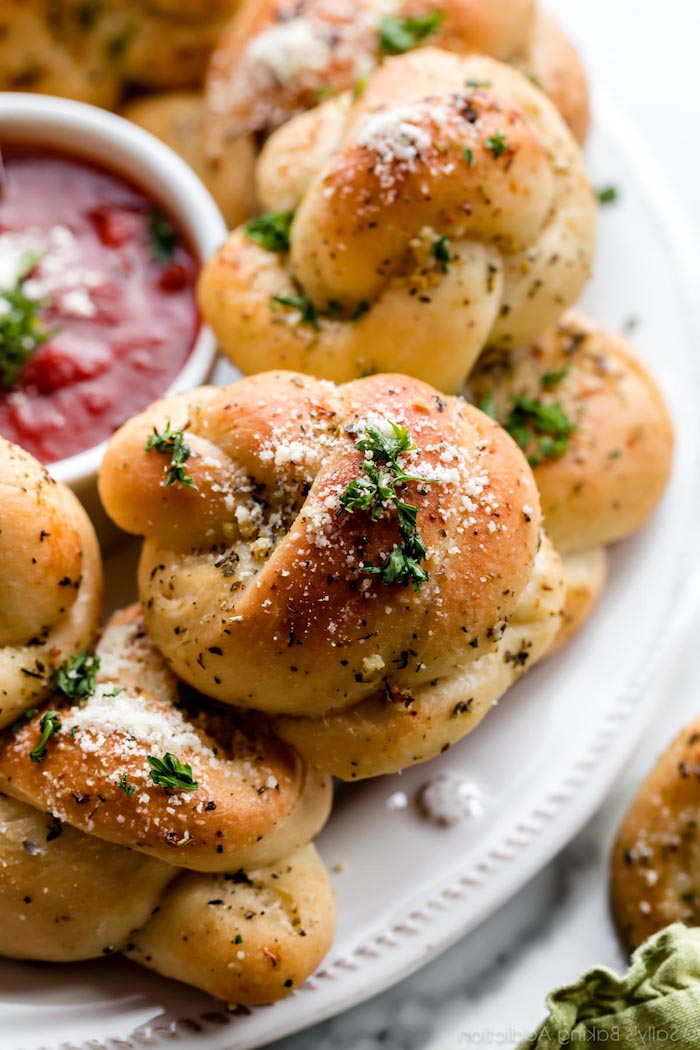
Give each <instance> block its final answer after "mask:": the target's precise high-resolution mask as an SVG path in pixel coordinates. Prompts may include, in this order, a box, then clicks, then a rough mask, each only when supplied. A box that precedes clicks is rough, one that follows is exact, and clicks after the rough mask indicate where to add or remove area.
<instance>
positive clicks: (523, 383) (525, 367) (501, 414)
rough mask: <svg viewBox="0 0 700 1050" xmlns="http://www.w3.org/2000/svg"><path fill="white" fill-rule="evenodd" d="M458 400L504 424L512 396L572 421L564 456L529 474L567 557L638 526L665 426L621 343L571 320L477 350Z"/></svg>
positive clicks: (666, 435) (658, 466)
mask: <svg viewBox="0 0 700 1050" xmlns="http://www.w3.org/2000/svg"><path fill="white" fill-rule="evenodd" d="M467 395H468V397H469V398H470V399H472V400H473V401H474V402H475V403H476V404H484V403H485V402H487V401H490V402H491V404H492V406H493V409H492V410H493V411H495V414H496V416H497V418H498V419H499V420H501V422H503V423H507V421H508V417H509V414H510V412H511V410H512V407H513V404H514V400H513V399H514V398H519V397H522V396H523V395H524V396H525V397H526V398H528V399H536V400H538V401H540V402H541V403H543V404H545V405H558V406H560V407H561V408H562V409H563V410H564V412H565V413H566V415H567V417H568V419H569V421H570V422H571V423H572V424H574V426H575V428H576V429H575V431H574V432H573V433H572V434H571V436H570V438H569V440H568V444H567V447H566V451H565V453H564V455H562V456H561V458H559V459H555V460H548V459H545V460H544V461H543V462H542V463H541V464H540V465H539V466H537V467H535V471H534V473H535V479H536V481H537V487H538V489H539V492H540V499H541V501H542V511H543V513H544V520H545V528H546V529H547V532H548V534H549V536H550V537H551V539H552V540H553V542H554V544H555V545H556V547H557V549H558V550H560V551H562V552H565V553H577V552H581V551H585V550H590V549H591V548H593V547H597V546H601V545H604V544H608V543H614V542H615V541H617V540H620V539H623V538H624V537H625V536H628V535H630V534H631V533H632V532H635V531H636V530H637V529H639V528H640V527H641V526H642V525H643V524H644V523H645V521H646V520H647V518H648V517H649V515H650V514H651V513H652V511H653V510H654V508H655V507H656V506H657V504H658V502H659V500H660V499H661V497H662V495H663V493H664V490H665V488H666V485H667V483H668V479H669V476H670V472H671V466H672V455H673V428H672V425H671V420H670V417H669V414H668V409H667V408H666V405H665V403H664V399H663V396H662V394H661V392H660V390H659V388H658V386H657V385H656V383H655V381H654V379H653V377H652V376H651V375H650V373H649V372H648V371H647V369H646V367H645V366H644V365H643V364H642V362H641V361H640V360H639V359H638V358H637V356H636V355H635V353H634V351H633V350H632V348H631V346H630V345H629V343H628V342H627V340H626V339H624V338H623V337H622V336H620V335H618V334H617V333H616V332H612V331H609V330H607V329H604V328H600V327H598V326H597V325H596V324H594V322H592V321H590V320H588V319H587V318H586V317H583V316H582V315H581V314H577V313H573V312H570V313H567V314H566V315H565V316H564V317H563V318H562V320H561V322H560V323H559V324H558V325H557V326H556V327H555V328H553V329H552V330H551V331H550V332H548V333H547V335H545V336H544V337H542V338H541V339H540V340H538V341H537V342H536V343H534V344H533V345H531V346H527V347H524V348H522V349H519V350H516V351H515V352H513V353H510V354H503V353H498V352H487V353H486V354H484V355H483V356H482V357H481V358H480V360H479V363H478V365H477V367H476V369H475V370H474V372H473V373H472V375H471V376H470V379H469V385H468V390H467Z"/></svg>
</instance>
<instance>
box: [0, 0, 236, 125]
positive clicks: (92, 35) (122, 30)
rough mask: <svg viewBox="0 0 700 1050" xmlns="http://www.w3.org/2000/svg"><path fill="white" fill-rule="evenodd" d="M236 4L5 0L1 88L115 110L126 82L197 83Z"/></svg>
mask: <svg viewBox="0 0 700 1050" xmlns="http://www.w3.org/2000/svg"><path fill="white" fill-rule="evenodd" d="M238 2H239V0H207V3H206V4H201V3H193V0H182V2H177V3H175V2H173V3H160V2H152V0H149V3H147V4H144V3H143V2H142V0H99V3H85V0H3V3H2V5H1V6H0V88H1V89H4V90H11V91H40V92H42V93H44V94H50V95H62V96H64V97H66V98H74V99H78V100H79V101H81V102H91V103H92V104H93V105H97V106H106V107H108V108H111V107H113V106H115V105H116V104H117V102H118V101H119V98H120V97H121V95H122V93H123V91H124V88H125V87H126V86H127V85H129V84H137V85H139V86H141V87H155V88H158V87H160V88H168V87H187V86H189V85H194V84H197V83H198V82H199V81H200V79H201V78H202V76H203V74H204V71H205V68H206V65H207V62H208V59H209V54H210V52H211V50H212V48H213V47H214V44H215V43H216V41H217V39H218V37H219V34H220V33H221V31H222V29H223V27H224V26H225V24H226V23H227V21H228V19H229V18H230V17H231V15H232V14H233V13H234V12H235V10H236V9H237V7H238Z"/></svg>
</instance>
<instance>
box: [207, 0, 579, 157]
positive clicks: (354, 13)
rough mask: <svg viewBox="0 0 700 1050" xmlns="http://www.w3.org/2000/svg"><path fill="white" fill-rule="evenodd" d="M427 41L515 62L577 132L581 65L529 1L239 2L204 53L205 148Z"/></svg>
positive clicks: (277, 118) (266, 126)
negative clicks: (213, 44)
mask: <svg viewBox="0 0 700 1050" xmlns="http://www.w3.org/2000/svg"><path fill="white" fill-rule="evenodd" d="M411 20H414V21H413V22H412V21H411ZM426 44H428V45H431V46H435V47H440V48H444V49H445V50H447V51H455V52H457V53H459V54H475V53H481V54H485V55H490V56H492V57H493V58H496V59H499V60H501V61H503V62H510V63H512V64H513V65H516V66H518V67H519V68H521V69H523V71H524V72H526V73H527V74H528V75H529V76H531V77H532V78H533V79H534V80H535V82H536V83H538V84H540V85H541V86H542V88H543V89H544V90H545V91H546V92H547V93H548V94H549V95H550V97H551V98H552V99H553V100H554V102H555V104H556V105H557V106H558V108H559V110H560V111H561V113H562V114H563V116H564V117H565V119H566V120H567V121H568V122H569V124H570V125H571V127H572V130H573V131H574V133H575V134H576V135H577V137H578V138H579V139H581V140H583V138H584V137H585V134H586V131H587V127H588V93H587V86H586V80H585V75H584V72H583V69H582V67H581V64H580V62H579V60H578V56H577V55H576V52H575V51H574V49H573V48H572V46H571V44H570V43H569V42H568V41H567V40H566V38H565V37H564V36H563V34H562V33H561V30H560V29H559V27H558V26H557V25H556V23H555V22H554V20H553V19H552V18H551V17H549V16H547V15H544V14H542V12H540V10H539V9H538V8H537V6H536V4H535V3H534V0H396V2H391V3H387V2H386V0H301V2H295V3H291V2H290V0H248V2H247V3H245V4H244V5H243V6H242V8H241V10H240V11H239V12H238V14H237V15H236V16H235V17H234V19H233V20H232V22H231V24H230V25H229V26H228V27H227V29H226V31H225V32H224V34H223V36H222V37H221V39H220V41H219V44H218V45H217V47H216V48H215V49H214V52H213V54H212V60H211V63H210V67H209V72H208V76H207V92H206V117H205V124H206V131H207V140H208V148H209V151H210V152H212V153H216V152H218V151H219V149H221V148H222V145H223V144H224V143H225V142H231V141H233V140H234V139H237V138H239V137H241V136H244V135H249V134H250V133H254V134H256V135H261V134H262V135H267V134H269V133H270V132H271V131H273V130H274V129H275V128H276V127H278V126H279V125H280V124H282V123H284V121H285V120H288V119H289V118H290V117H292V116H295V115H296V114H297V113H300V112H302V111H303V110H305V109H310V108H312V107H313V106H316V105H317V104H318V102H319V100H321V99H325V98H328V97H329V96H331V95H336V94H339V93H340V92H343V91H346V90H348V89H352V88H354V87H355V86H356V85H357V84H358V83H361V82H362V81H363V80H364V79H365V78H366V77H367V76H369V75H370V74H371V72H372V71H373V69H374V68H375V67H376V66H377V65H378V64H379V63H380V62H381V61H382V59H383V58H384V57H385V56H386V54H387V53H396V51H397V50H408V49H409V48H411V47H421V46H424V45H426Z"/></svg>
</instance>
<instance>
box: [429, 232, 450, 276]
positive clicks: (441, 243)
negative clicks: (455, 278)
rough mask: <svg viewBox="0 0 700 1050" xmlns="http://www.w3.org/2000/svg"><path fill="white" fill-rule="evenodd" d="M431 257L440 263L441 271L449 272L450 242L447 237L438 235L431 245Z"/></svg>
mask: <svg viewBox="0 0 700 1050" xmlns="http://www.w3.org/2000/svg"><path fill="white" fill-rule="evenodd" d="M432 255H433V258H434V259H436V260H437V262H439V263H440V269H441V270H442V272H443V273H449V270H450V260H451V258H452V256H451V255H450V242H449V241H448V239H447V237H438V239H437V240H436V241H435V243H434V244H433V247H432Z"/></svg>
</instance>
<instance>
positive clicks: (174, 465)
mask: <svg viewBox="0 0 700 1050" xmlns="http://www.w3.org/2000/svg"><path fill="white" fill-rule="evenodd" d="M143 448H144V452H154V451H155V452H160V454H161V455H162V456H170V466H169V467H168V471H167V475H166V478H165V484H166V487H167V486H168V485H175V484H176V483H177V484H179V485H185V486H187V488H190V489H196V488H197V486H196V485H195V483H194V479H193V478H192V477H191V476H190V475H189V474H188V473H187V471H186V470H185V463H186V462H187V460H188V459H189V458H190V456H191V455H192V452H191V449H190V446H189V445H187V444H186V443H185V435H184V432H183V431H182V430H179V429H175V430H174V429H173V427H172V426H171V423H170V420H168V421H167V423H166V425H165V430H163V431H158V430H156V429H155V428H154V430H153V433H152V434H150V435H149V437H148V440H147V442H146V444H145V445H144V446H143Z"/></svg>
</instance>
